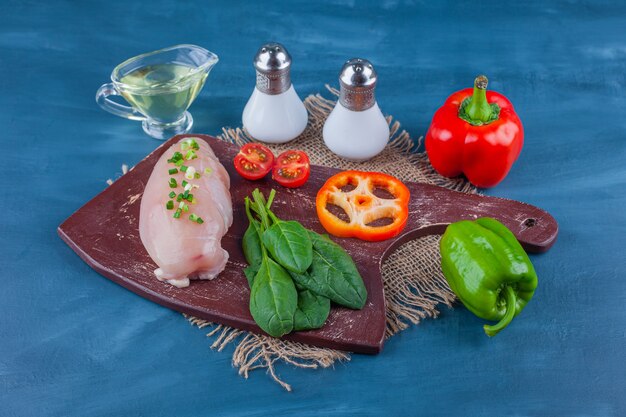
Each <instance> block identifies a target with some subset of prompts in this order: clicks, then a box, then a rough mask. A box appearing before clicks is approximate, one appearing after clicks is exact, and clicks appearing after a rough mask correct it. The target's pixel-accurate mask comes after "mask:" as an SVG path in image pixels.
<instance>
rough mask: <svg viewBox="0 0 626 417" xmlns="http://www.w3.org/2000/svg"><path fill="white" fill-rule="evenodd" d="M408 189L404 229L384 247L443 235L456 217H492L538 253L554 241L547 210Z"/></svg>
mask: <svg viewBox="0 0 626 417" xmlns="http://www.w3.org/2000/svg"><path fill="white" fill-rule="evenodd" d="M407 185H408V187H409V190H410V191H411V202H410V203H409V213H410V214H409V220H408V224H407V226H406V228H405V230H404V232H403V234H402V235H400V236H399V237H398V238H397V239H396V240H394V241H393V242H392V243H391V245H390V246H389V247H388V248H387V250H385V256H383V260H384V258H386V256H387V255H388V254H390V253H391V252H393V250H394V249H396V248H397V247H398V246H400V245H402V244H403V243H406V242H408V241H410V240H414V239H417V238H420V237H423V236H426V235H432V234H443V232H445V230H446V227H447V226H448V225H449V224H450V223H453V222H456V221H459V220H475V219H477V218H480V217H493V218H494V219H496V220H499V221H500V222H502V223H503V224H504V225H506V226H507V227H508V228H509V229H511V231H512V232H513V234H514V235H515V236H516V237H517V239H518V240H519V241H520V243H521V244H522V246H523V247H524V249H525V250H526V251H528V252H535V253H541V252H545V251H547V250H548V249H550V248H551V247H552V245H553V244H554V242H555V241H556V237H557V234H558V231H559V225H558V223H557V222H556V220H555V219H554V217H552V216H551V215H550V214H549V213H548V212H546V211H544V210H542V209H540V208H538V207H535V206H532V205H530V204H526V203H522V202H519V201H514V200H507V199H504V198H498V197H491V196H485V195H479V194H466V193H461V192H456V191H450V190H447V189H444V188H441V187H435V186H432V185H427V184H419V183H407Z"/></svg>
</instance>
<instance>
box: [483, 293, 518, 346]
mask: <svg viewBox="0 0 626 417" xmlns="http://www.w3.org/2000/svg"><path fill="white" fill-rule="evenodd" d="M504 296H505V297H506V313H504V317H502V319H501V320H500V321H499V322H498V323H496V324H494V325H493V326H489V325H486V324H485V325H484V326H483V329H485V333H487V336H489V337H492V336H495V335H497V334H498V333H499V332H500V330H502V329H504V328H505V327H506V326H508V325H509V323H511V320H513V317H515V310H516V307H517V297H516V296H515V291H514V290H513V288H512V287H511V286H510V285H507V286H506V287H505V288H504Z"/></svg>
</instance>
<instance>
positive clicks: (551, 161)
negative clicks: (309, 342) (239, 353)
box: [0, 0, 626, 416]
mask: <svg viewBox="0 0 626 417" xmlns="http://www.w3.org/2000/svg"><path fill="white" fill-rule="evenodd" d="M226 3H228V4H226ZM507 3H508V4H507ZM616 3H619V2H616ZM625 28H626V5H624V3H623V2H621V4H614V3H613V2H608V1H603V2H586V1H575V0H572V1H553V2H539V1H536V2H502V1H491V2H484V3H483V2H471V3H467V4H460V3H457V2H452V1H450V2H446V1H437V2H428V1H407V2H402V1H392V0H387V1H383V2H374V1H371V2H370V1H354V0H352V1H350V0H345V1H333V2H326V3H320V2H311V1H292V2H290V1H286V0H281V1H277V2H272V3H267V4H262V3H261V2H258V3H257V2H249V3H247V2H220V4H218V3H217V2H215V4H213V2H207V1H184V2H183V1H181V2H176V1H166V0H157V1H150V2H130V1H124V0H111V1H106V2H96V1H84V2H79V1H55V2H46V1H41V0H30V1H7V0H2V1H0V128H1V130H2V131H1V133H0V139H1V140H2V144H3V145H4V146H6V148H5V151H4V152H3V156H2V161H3V162H2V164H1V166H2V168H1V169H2V175H1V176H0V184H1V186H2V188H1V189H2V194H3V198H1V199H0V208H1V212H2V220H1V221H0V225H1V233H0V234H1V236H2V239H1V241H0V265H1V271H2V289H1V290H0V415H2V416H14V415H15V416H18V415H20V416H23V415H24V416H30V415H32V416H44V415H46V416H47V415H54V416H68V415H81V416H85V415H90V416H91V415H93V416H99V415H143V416H174V415H176V416H187V415H190V416H191V415H212V416H239V415H250V416H264V415H287V414H297V415H300V416H309V415H328V416H331V415H332V416H339V415H392V416H400V415H428V416H450V415H464V416H503V415H515V416H560V415H563V416H623V415H626V399H625V394H626V389H625V385H626V384H625V375H626V355H625V347H626V343H625V329H626V308H625V304H626V295H625V294H626V284H625V283H626V277H625V276H624V267H625V264H626V250H625V249H626V245H625V244H624V239H625V236H626V214H625V213H626V210H624V207H625V204H626V40H625V38H624V35H625V34H626V32H625V30H626V29H625ZM268 40H276V41H280V42H282V43H284V44H285V45H286V46H287V48H288V49H289V50H290V52H291V54H292V56H293V62H294V64H293V72H292V79H293V82H294V85H295V87H296V89H297V91H298V93H299V94H300V96H301V97H305V96H306V95H309V94H312V93H317V92H324V91H325V89H324V84H325V83H330V84H333V85H337V74H338V71H339V68H340V67H341V65H342V63H343V61H344V60H346V59H348V58H350V57H353V56H360V57H366V58H369V59H370V60H371V61H372V62H373V63H374V64H375V66H376V68H377V70H378V73H379V86H378V89H377V97H378V101H379V104H380V106H381V108H382V109H383V111H384V112H385V113H387V114H392V115H394V116H395V117H396V118H397V119H398V120H400V121H401V122H403V127H404V128H405V129H407V130H408V131H409V132H410V133H411V135H412V136H413V137H414V138H418V137H420V136H421V135H423V134H424V133H425V131H426V129H427V128H428V125H429V123H430V120H431V117H432V115H433V113H434V111H435V110H436V109H437V108H438V107H439V106H440V105H441V104H442V102H443V101H444V100H445V98H446V97H447V96H448V95H449V94H450V93H451V92H453V91H455V90H458V89H461V88H465V87H468V86H470V85H471V83H472V81H473V79H474V77H475V76H476V75H477V74H479V73H483V72H484V73H486V74H487V75H488V76H489V77H490V80H491V83H490V87H491V88H493V89H494V90H498V91H501V92H502V93H504V94H505V95H507V96H508V97H509V98H510V99H511V101H512V102H513V103H514V105H515V107H516V110H517V112H518V113H519V115H520V117H521V119H522V120H523V122H524V127H525V133H526V136H525V146H524V150H523V152H522V154H521V156H520V158H519V160H518V161H517V163H516V164H515V166H514V167H513V169H512V170H511V173H510V175H509V176H508V177H507V178H506V179H505V180H504V181H503V182H502V183H501V184H500V185H498V186H497V187H496V188H493V189H490V190H488V191H486V193H487V194H489V195H496V196H501V197H506V198H512V199H516V200H521V201H525V202H528V203H531V204H534V205H537V206H539V207H542V208H544V209H546V210H548V211H549V212H550V213H552V214H553V215H554V216H555V217H556V219H557V220H558V221H559V223H560V228H561V229H560V234H559V238H558V241H557V243H556V245H555V246H554V247H553V249H552V250H551V251H550V252H548V253H546V254H544V255H533V256H531V258H532V261H533V263H534V264H535V267H536V269H537V272H538V275H539V277H540V282H539V287H538V289H537V292H536V294H535V297H534V299H533V301H532V302H531V303H530V304H529V305H528V307H527V308H526V309H525V310H524V312H523V314H522V315H521V316H520V317H518V318H517V319H516V320H515V321H514V322H513V324H512V325H511V326H510V327H509V328H508V329H506V331H504V332H503V333H501V334H499V335H498V336H497V337H495V338H493V339H488V338H487V337H486V336H485V335H484V334H483V333H482V329H481V324H482V322H483V321H482V320H480V319H478V318H475V317H474V316H472V315H471V314H470V313H469V312H468V311H467V310H465V309H464V308H462V307H460V306H458V307H457V308H454V309H448V308H444V309H443V311H442V314H441V315H440V317H439V318H437V319H435V320H425V321H424V322H423V323H421V324H420V325H419V326H414V327H411V328H410V329H408V330H407V331H405V332H403V333H401V334H399V335H397V336H396V337H393V338H392V339H391V340H389V341H388V342H387V344H386V346H385V349H384V351H383V352H382V353H381V354H380V355H378V356H365V355H353V356H352V360H351V361H350V362H349V363H346V364H338V365H336V366H335V367H334V369H325V370H316V371H310V370H302V369H296V368H294V367H292V366H289V365H278V372H279V374H280V375H281V376H282V377H283V378H284V379H286V380H287V381H288V382H290V383H291V384H292V385H293V386H294V392H293V393H291V394H289V393H287V392H284V391H283V390H282V388H280V387H279V386H278V385H277V384H275V383H273V382H272V381H271V380H270V379H269V377H268V376H267V375H265V373H264V372H263V371H260V372H254V373H252V374H251V376H250V378H249V380H245V379H243V378H241V377H240V376H238V375H237V372H236V370H235V369H234V368H233V367H232V366H231V354H232V347H230V348H229V349H226V350H225V351H223V352H213V351H211V350H210V349H209V340H208V339H207V338H206V337H205V336H204V333H205V332H204V331H202V330H199V329H197V328H194V327H192V326H190V325H189V324H187V322H186V321H185V319H184V318H183V317H182V316H181V315H180V314H178V313H176V312H174V311H171V310H168V309H166V308H163V307H160V306H158V305H156V304H153V303H151V302H149V301H147V300H144V299H142V298H140V297H138V296H136V295H134V294H133V293H131V292H129V291H127V290H125V289H123V288H122V287H120V286H118V285H116V284H114V283H112V282H110V281H109V280H107V279H105V278H103V277H101V276H100V275H98V274H97V273H96V272H94V271H92V270H91V269H90V268H89V267H88V266H87V265H86V264H85V263H83V262H82V261H81V260H80V259H79V258H78V256H76V255H75V254H74V252H72V251H71V250H70V249H69V248H68V247H67V246H66V245H65V244H64V243H63V242H62V241H61V240H60V239H59V238H58V237H57V234H56V228H57V226H58V225H59V224H60V223H61V222H62V221H63V220H64V219H65V218H67V217H68V216H69V215H70V214H71V213H72V212H74V211H75V210H76V209H78V208H79V207H80V206H81V205H82V204H84V203H85V202H86V201H88V200H89V199H90V198H92V197H93V196H94V195H96V194H97V193H98V192H100V191H101V190H102V189H103V188H104V187H105V186H106V183H105V181H106V179H107V178H109V177H112V176H115V175H118V176H119V175H120V165H121V164H122V163H127V164H130V165H132V164H135V163H137V162H138V161H139V160H141V159H142V158H143V157H144V156H145V155H146V154H147V153H149V152H150V151H151V150H152V149H153V148H155V147H156V146H157V145H158V142H157V141H155V140H152V139H150V138H148V137H147V136H145V135H144V134H143V132H142V131H141V127H140V125H139V123H137V122H133V121H128V120H124V119H120V118H117V117H115V116H112V115H110V114H108V113H105V112H104V111H102V110H101V109H100V108H99V107H98V106H97V105H96V103H95V101H94V94H95V91H96V89H97V88H98V87H99V86H100V84H102V83H105V82H107V81H108V79H109V74H110V71H111V70H112V68H113V67H114V66H115V65H116V64H117V63H119V62H121V61H123V60H124V59H126V58H128V57H131V56H135V55H137V54H139V53H142V52H146V51H151V50H155V49H158V48H161V47H165V46H169V45H173V44H178V43H194V44H198V45H202V46H204V47H206V48H208V49H210V50H212V51H215V52H216V53H217V54H219V56H220V59H221V61H220V62H219V64H218V65H217V66H216V67H215V69H214V71H213V72H212V73H211V76H210V78H209V81H208V83H207V85H206V86H205V88H204V90H203V91H202V93H201V94H200V96H199V97H198V99H197V101H196V102H195V103H194V104H193V106H192V107H191V112H192V113H193V115H194V117H195V126H194V132H201V133H210V134H217V133H219V132H220V127H222V126H238V125H240V118H241V112H242V109H243V106H244V104H245V102H246V100H247V98H248V96H249V94H250V93H251V91H252V88H253V85H254V70H253V68H252V65H251V60H252V56H253V55H254V53H255V51H256V49H257V48H258V47H259V45H260V44H261V43H262V42H265V41H268ZM324 94H326V95H328V94H327V93H324Z"/></svg>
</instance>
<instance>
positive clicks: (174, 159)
mask: <svg viewBox="0 0 626 417" xmlns="http://www.w3.org/2000/svg"><path fill="white" fill-rule="evenodd" d="M182 159H183V154H182V153H180V152H174V155H172V157H171V158H170V159H168V160H167V162H169V163H176V162H178V161H180V160H182Z"/></svg>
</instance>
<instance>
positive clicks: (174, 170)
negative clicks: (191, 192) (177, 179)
mask: <svg viewBox="0 0 626 417" xmlns="http://www.w3.org/2000/svg"><path fill="white" fill-rule="evenodd" d="M167 172H168V173H169V174H170V175H174V174H176V173H178V170H177V169H176V168H170V169H169V170H168V171H167Z"/></svg>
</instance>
